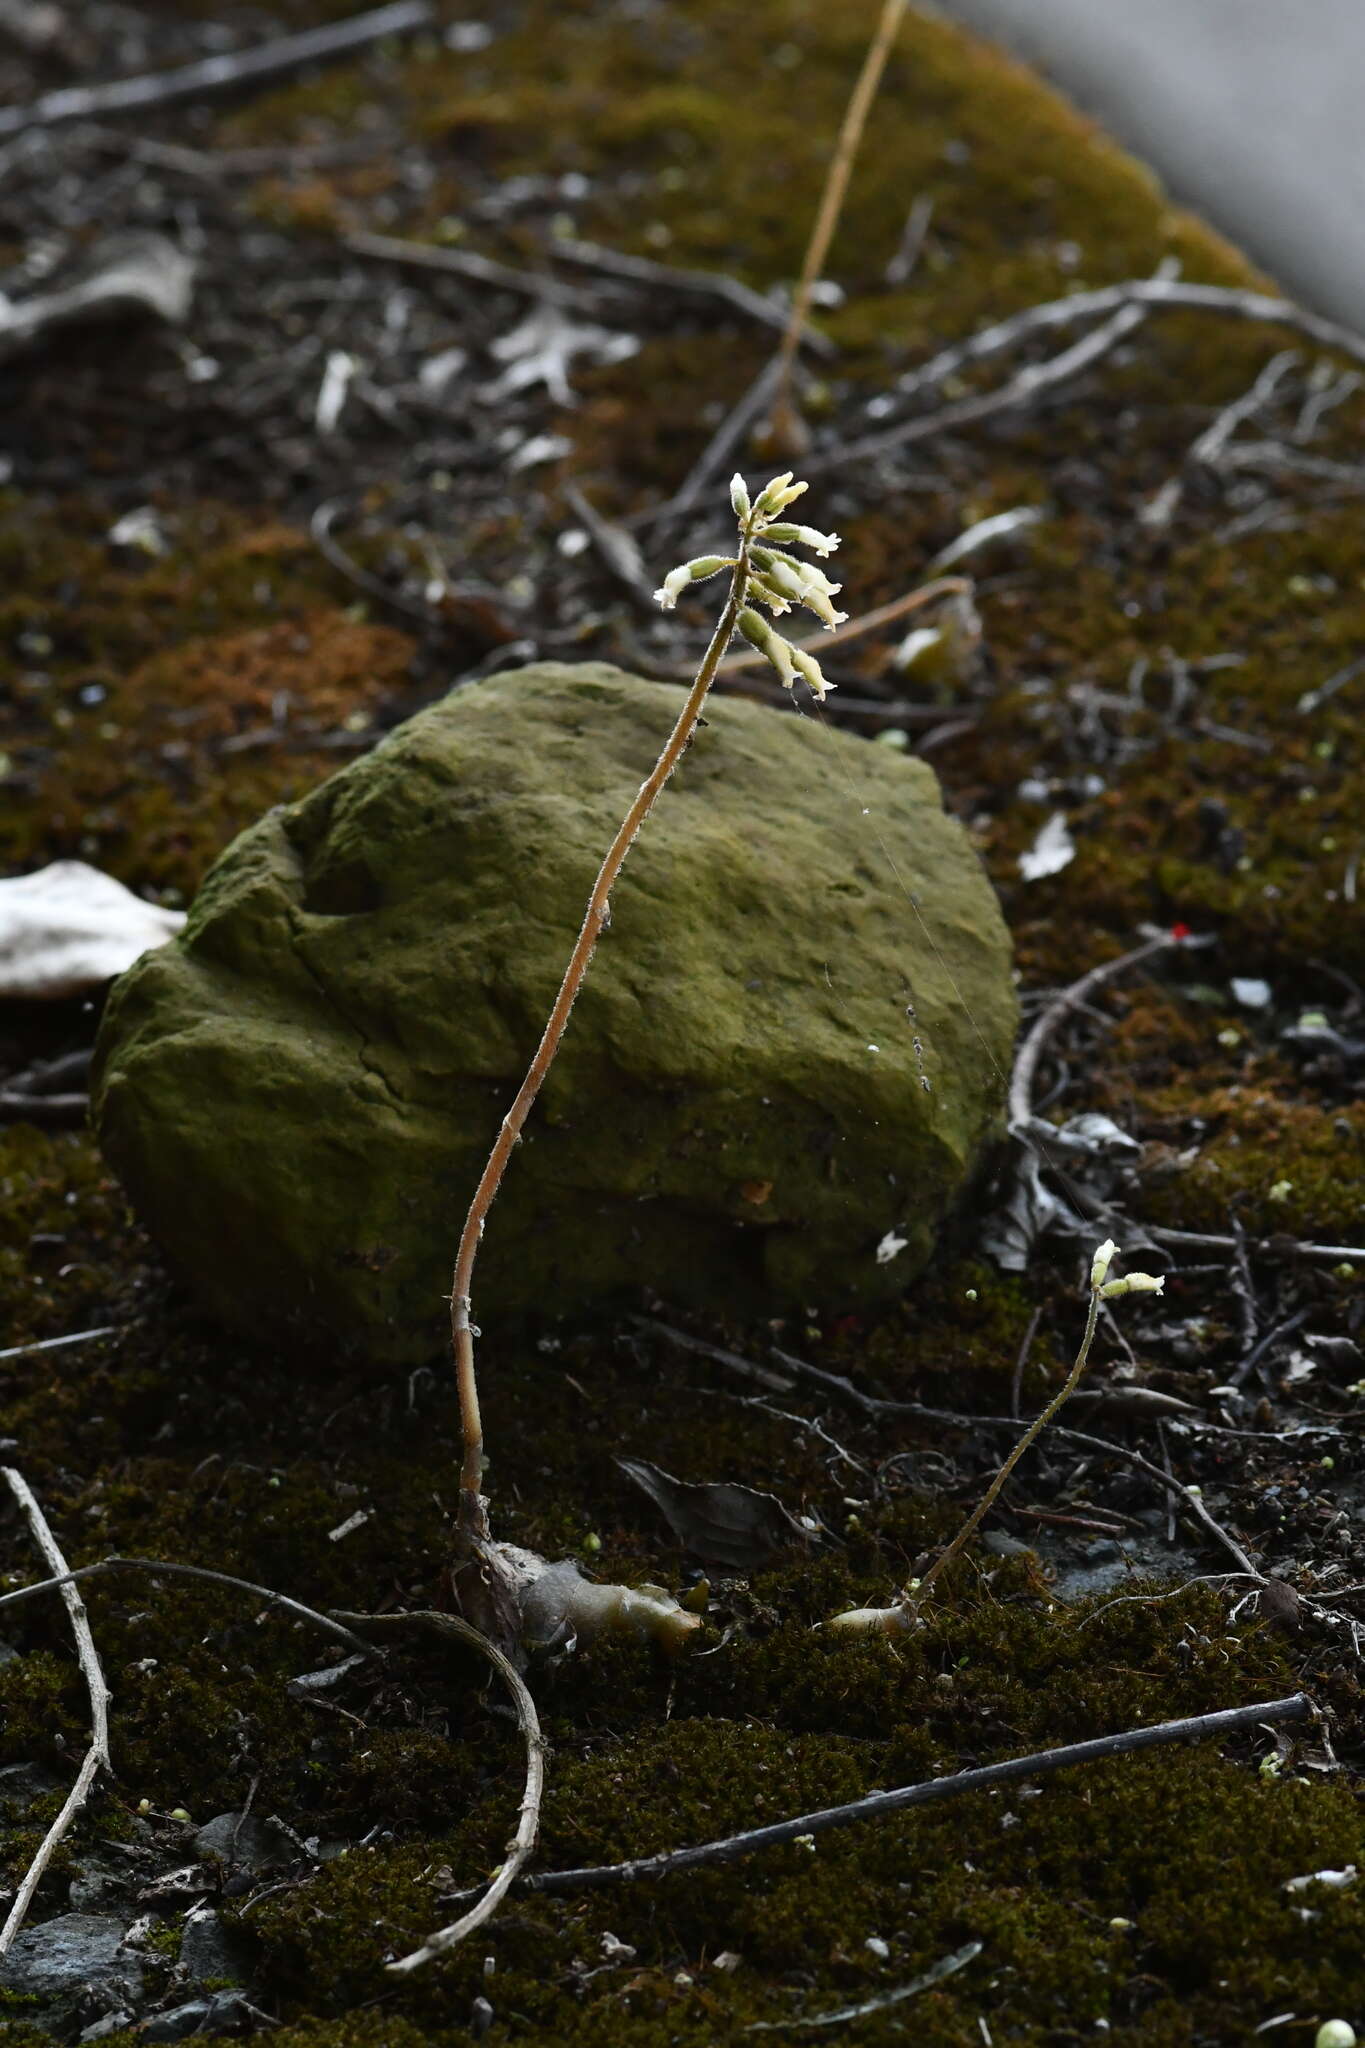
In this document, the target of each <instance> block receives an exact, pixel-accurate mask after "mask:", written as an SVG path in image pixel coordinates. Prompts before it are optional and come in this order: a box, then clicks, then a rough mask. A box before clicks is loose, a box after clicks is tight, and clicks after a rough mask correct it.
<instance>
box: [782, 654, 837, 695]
mask: <svg viewBox="0 0 1365 2048" xmlns="http://www.w3.org/2000/svg"><path fill="white" fill-rule="evenodd" d="M787 652H788V653H789V654H790V655H791V658H792V662H793V665H794V666H795V668H796V671H797V673H798V675H802V676H804V677H805V679H806V681H807V682H808V683H809V685H810V687H811V689H812V691H813V692H814V694H815V699H816V702H817V703H819V704H823V703H824V701H825V692H826V691H827V690H832V689H834V687H835V685H834V684H833V683H831V682H829V681H828V680H827V679H826V677H825V676H824V675H822V674H821V672H820V664H819V662H818V661H817V660H816V659H815V656H814V655H813V654H807V652H806V650H805V648H804V647H790V646H789V647H788V649H787Z"/></svg>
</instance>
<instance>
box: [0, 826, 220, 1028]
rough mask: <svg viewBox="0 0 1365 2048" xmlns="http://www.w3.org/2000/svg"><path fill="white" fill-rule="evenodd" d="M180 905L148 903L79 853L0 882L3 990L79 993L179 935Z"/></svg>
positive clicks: (33, 996)
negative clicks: (76, 857)
mask: <svg viewBox="0 0 1365 2048" xmlns="http://www.w3.org/2000/svg"><path fill="white" fill-rule="evenodd" d="M184 922H185V913H184V912H183V911H182V910H163V909H162V908H161V906H160V905H159V904H156V903H144V902H143V900H142V898H141V897H140V896H134V895H133V894H132V892H131V890H128V889H125V888H124V886H123V884H122V882H116V881H115V880H114V878H113V876H112V875H105V874H101V872H100V870H99V869H98V868H92V867H88V866H87V865H86V863H85V862H84V861H81V860H59V861H54V862H53V863H52V865H51V866H50V867H46V868H40V869H39V870H38V872H37V873H36V874H32V875H19V876H16V877H15V879H14V880H13V881H8V882H0V997H4V996H9V997H11V998H20V999H22V1000H24V1001H30V1002H31V1001H34V1000H49V999H53V998H56V997H58V996H73V995H79V994H80V993H81V992H82V991H83V990H85V989H89V988H97V987H98V986H99V984H100V983H101V982H105V981H112V979H113V978H114V976H115V975H116V974H122V972H123V970H124V968H125V967H131V966H132V964H133V962H134V960H137V959H139V958H140V957H141V955H142V954H143V953H146V952H148V951H150V949H151V948H152V947H153V946H163V945H164V944H165V943H166V941H167V939H170V938H174V936H175V934H176V933H177V932H178V931H179V930H180V928H181V926H182V925H183V924H184Z"/></svg>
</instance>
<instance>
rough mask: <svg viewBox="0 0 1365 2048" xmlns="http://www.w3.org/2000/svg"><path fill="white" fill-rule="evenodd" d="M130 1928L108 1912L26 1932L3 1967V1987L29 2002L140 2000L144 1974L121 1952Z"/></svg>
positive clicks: (67, 1917)
mask: <svg viewBox="0 0 1365 2048" xmlns="http://www.w3.org/2000/svg"><path fill="white" fill-rule="evenodd" d="M127 1924H128V1923H127V1922H126V1921H125V1920H123V1919H116V1918H114V1917H113V1916H112V1915H110V1914H107V1913H62V1914H59V1915H58V1917H57V1918H56V1919H55V1920H42V1921H39V1922H38V1923H37V1924H36V1925H30V1926H27V1927H23V1928H21V1929H20V1931H19V1933H18V1934H17V1935H16V1936H15V1938H14V1942H13V1944H12V1946H11V1948H10V1951H9V1953H8V1955H7V1956H6V1957H5V1958H4V1961H3V1962H2V1963H0V1985H2V1986H3V1987H4V1989H5V1990H6V1991H16V1992H19V1993H20V1994H21V1995H23V1996H26V1997H29V1998H43V1999H69V1998H70V1997H71V1996H72V1995H73V1994H74V1993H78V1992H82V1991H86V1990H89V1991H97V1992H108V1991H112V1990H115V1989H117V1990H119V1991H122V1992H125V1993H132V1994H134V1995H135V1994H136V1992H137V1990H138V1988H139V1987H140V1984H141V1977H142V1972H141V1969H140V1967H139V1965H138V1962H137V1959H136V1958H135V1957H133V1956H130V1955H125V1954H123V1953H122V1952H121V1948H120V1944H121V1943H122V1941H123V1937H124V1934H125V1933H126V1932H127Z"/></svg>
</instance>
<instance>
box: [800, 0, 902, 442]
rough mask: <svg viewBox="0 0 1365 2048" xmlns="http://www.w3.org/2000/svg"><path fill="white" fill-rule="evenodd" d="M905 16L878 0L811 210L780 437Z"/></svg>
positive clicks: (895, 1) (894, 0)
mask: <svg viewBox="0 0 1365 2048" xmlns="http://www.w3.org/2000/svg"><path fill="white" fill-rule="evenodd" d="M904 13H905V0H883V4H882V11H881V14H880V16H879V17H878V21H877V26H876V29H875V30H874V32H873V36H872V40H871V42H870V43H869V44H868V46H867V54H866V55H865V56H864V58H863V66H862V70H861V71H860V72H859V73H858V77H857V80H856V82H855V84H854V87H853V91H852V93H851V95H850V97H849V102H848V106H847V108H846V109H845V111H844V118H843V121H842V122H841V124H840V127H839V134H838V137H837V139H836V141H835V144H834V155H833V158H832V159H831V161H830V167H829V172H828V174H827V176H826V178H825V184H824V189H823V191H822V192H821V194H820V204H819V207H818V208H817V210H816V215H815V224H814V226H813V227H812V229H811V232H810V240H809V242H808V243H807V244H806V254H805V259H804V261H803V262H802V265H801V276H800V279H799V281H798V283H797V287H796V291H795V293H794V294H793V297H792V304H791V312H790V314H789V316H788V319H787V326H786V331H785V332H784V334H783V336H782V346H781V348H780V349H779V350H778V353H777V384H776V388H775V391H774V394H773V424H774V427H775V429H776V431H777V434H778V436H779V437H780V436H781V435H782V432H783V422H784V420H785V419H786V418H787V416H788V415H789V411H790V390H789V386H790V380H791V369H792V364H793V362H794V361H795V359H796V351H797V348H798V346H799V344H800V341H801V337H802V335H803V334H804V333H805V332H806V322H807V320H808V319H809V317H810V302H811V293H812V292H813V290H814V288H815V281H816V279H817V278H818V277H819V275H820V272H821V270H822V269H823V268H824V262H825V258H826V256H827V255H828V254H829V245H830V243H831V242H832V241H833V239H834V230H835V228H836V227H837V226H838V225H839V215H840V214H841V213H842V211H843V206H844V195H845V194H846V192H847V191H848V181H849V177H850V175H851V173H852V170H853V165H854V161H855V159H856V157H857V154H858V145H859V143H860V142H861V141H862V139H863V129H864V128H865V127H866V125H867V117H868V114H869V113H870V112H871V109H872V102H873V100H874V99H875V98H876V96H877V87H878V86H879V85H880V84H881V82H882V73H883V71H884V70H885V69H886V60H887V58H888V57H889V56H890V54H891V47H892V44H893V43H894V42H895V40H896V31H897V30H898V29H899V27H900V25H901V19H902V17H903V16H904Z"/></svg>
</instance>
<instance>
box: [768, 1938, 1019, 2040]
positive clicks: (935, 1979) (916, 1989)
mask: <svg viewBox="0 0 1365 2048" xmlns="http://www.w3.org/2000/svg"><path fill="white" fill-rule="evenodd" d="M984 1946H985V1943H984V1942H980V1941H969V1942H967V1943H966V1944H965V1945H964V1946H963V1947H962V1948H959V1949H954V1951H953V1953H952V1954H951V1955H950V1956H941V1957H940V1958H939V1960H938V1961H937V1962H936V1963H932V1964H931V1965H930V1966H929V1968H928V1969H927V1970H924V1971H922V1972H921V1974H920V1975H919V1976H918V1977H915V1978H912V1980H911V1981H910V1983H908V1984H898V1985H897V1986H896V1988H895V1990H894V1991H881V1992H878V1994H877V1996H876V1997H875V1998H865V1999H863V2000H862V2001H861V2002H860V2003H859V2004H858V2005H841V2006H840V2007H839V2009H838V2011H837V2012H817V2013H812V2014H811V2015H810V2017H809V2018H807V2019H786V2020H754V2021H753V2022H752V2024H751V2025H750V2026H748V2027H746V2028H745V2032H746V2033H749V2034H785V2033H786V2032H787V2031H788V2030H789V2029H792V2028H796V2027H843V2026H847V2024H848V2022H849V2021H850V2020H865V2019H867V2018H868V2017H869V2015H870V2014H872V2013H874V2012H885V2011H886V2009H887V2007H888V2006H890V2005H904V2003H905V2001H906V1999H907V1998H918V1997H919V1994H920V1993H921V1991H932V1989H933V1987H934V1986H935V1984H942V1983H943V1981H944V1979H945V1978H947V1977H955V1976H956V1975H957V1972H958V1971H959V1970H965V1969H966V1967H967V1965H968V1963H974V1962H975V1961H976V1959H977V1957H978V1956H979V1955H980V1953H981V1951H982V1949H983V1948H984Z"/></svg>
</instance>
